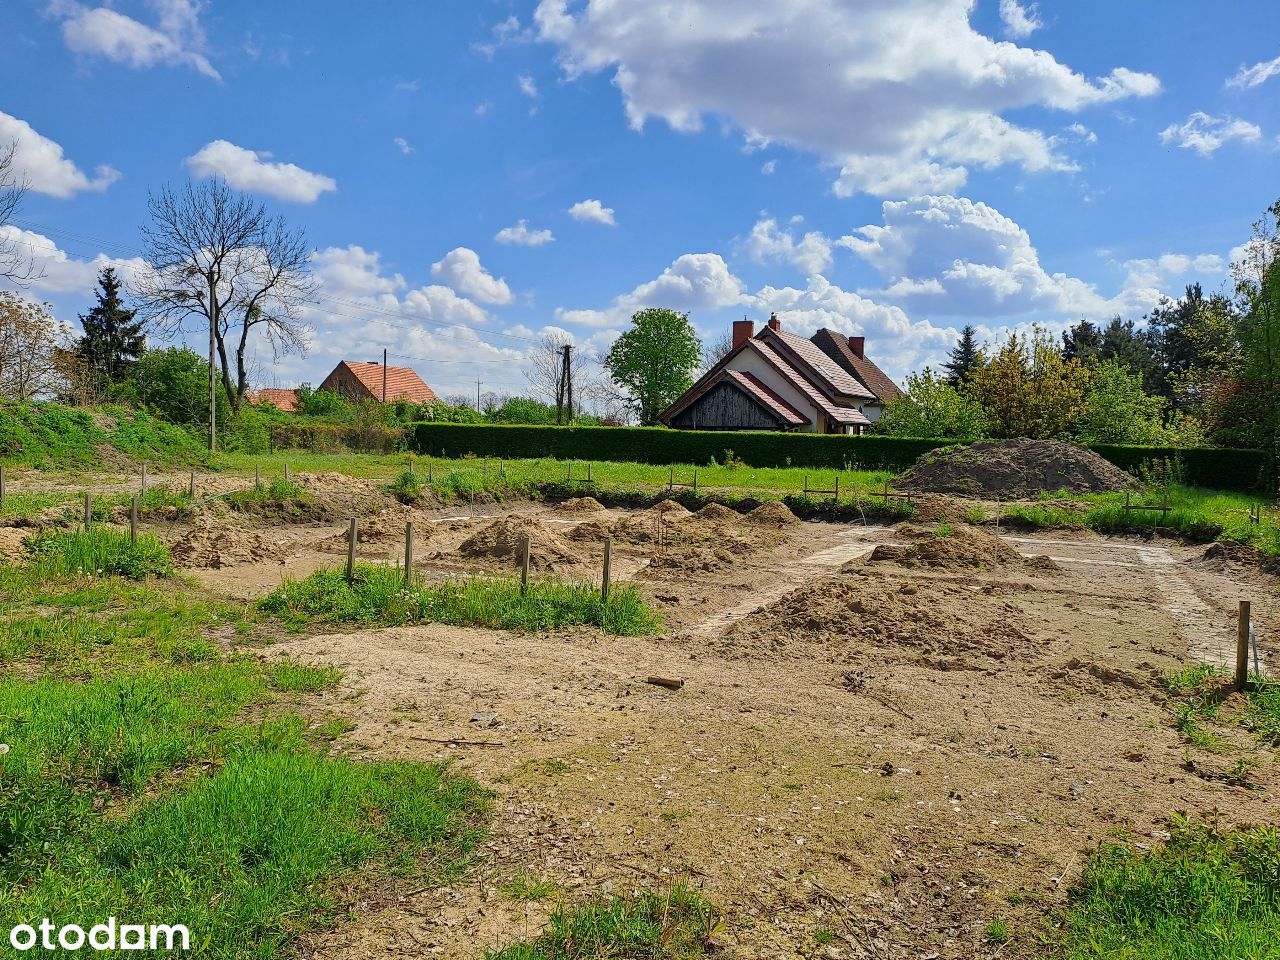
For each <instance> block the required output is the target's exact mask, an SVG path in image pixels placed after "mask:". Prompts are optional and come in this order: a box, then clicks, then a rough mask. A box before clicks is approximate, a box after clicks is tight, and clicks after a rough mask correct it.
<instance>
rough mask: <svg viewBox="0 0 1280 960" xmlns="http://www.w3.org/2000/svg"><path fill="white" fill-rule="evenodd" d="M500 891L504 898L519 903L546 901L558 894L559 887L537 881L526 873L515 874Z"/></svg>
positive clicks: (548, 881)
mask: <svg viewBox="0 0 1280 960" xmlns="http://www.w3.org/2000/svg"><path fill="white" fill-rule="evenodd" d="M501 889H502V895H503V896H504V897H506V898H507V899H508V900H515V901H517V902H519V903H532V902H533V901H535V900H546V899H548V898H550V897H554V896H555V895H556V894H558V893H559V892H560V887H559V886H558V885H556V884H554V883H552V882H551V881H550V880H539V879H538V878H537V877H534V876H532V875H530V874H527V873H517V874H516V875H515V876H514V877H512V878H511V879H510V880H508V881H507V882H506V883H504V884H503V885H502V888H501Z"/></svg>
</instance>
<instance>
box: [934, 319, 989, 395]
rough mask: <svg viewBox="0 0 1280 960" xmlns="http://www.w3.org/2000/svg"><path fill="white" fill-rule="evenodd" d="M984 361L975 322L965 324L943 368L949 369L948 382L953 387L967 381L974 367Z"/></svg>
mask: <svg viewBox="0 0 1280 960" xmlns="http://www.w3.org/2000/svg"><path fill="white" fill-rule="evenodd" d="M981 362H982V349H981V348H980V347H979V346H978V336H977V330H976V329H975V328H974V326H973V324H965V327H964V329H963V330H961V331H960V339H959V340H958V341H956V345H955V346H954V347H953V348H952V350H951V354H950V356H949V357H948V358H947V362H946V363H944V364H943V365H942V369H944V370H946V371H947V382H948V383H949V384H951V386H953V387H958V386H960V385H961V384H963V383H966V382H967V381H968V379H969V374H970V373H971V372H972V371H973V368H974V367H975V366H977V365H978V364H979V363H981Z"/></svg>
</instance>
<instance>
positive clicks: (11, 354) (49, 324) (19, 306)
mask: <svg viewBox="0 0 1280 960" xmlns="http://www.w3.org/2000/svg"><path fill="white" fill-rule="evenodd" d="M70 346H71V328H70V327H69V326H68V325H67V324H65V323H59V322H58V321H57V320H55V319H54V317H53V308H52V307H50V306H49V304H47V303H36V302H35V301H34V300H28V299H27V298H26V297H22V296H19V295H18V294H16V293H12V292H10V291H7V290H0V397H5V398H6V399H10V400H30V399H32V398H35V397H55V396H63V395H66V394H67V393H68V376H67V375H68V373H69V372H70V364H69V360H70V359H71V351H70V349H69V348H70Z"/></svg>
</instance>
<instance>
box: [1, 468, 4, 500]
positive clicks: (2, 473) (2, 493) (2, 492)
mask: <svg viewBox="0 0 1280 960" xmlns="http://www.w3.org/2000/svg"><path fill="white" fill-rule="evenodd" d="M3 506H4V467H0V507H3Z"/></svg>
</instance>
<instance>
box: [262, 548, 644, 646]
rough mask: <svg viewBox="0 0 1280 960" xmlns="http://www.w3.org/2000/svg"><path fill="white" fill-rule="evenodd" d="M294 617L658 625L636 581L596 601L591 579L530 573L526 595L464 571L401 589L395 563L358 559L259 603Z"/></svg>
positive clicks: (513, 625) (543, 626)
mask: <svg viewBox="0 0 1280 960" xmlns="http://www.w3.org/2000/svg"><path fill="white" fill-rule="evenodd" d="M258 606H259V608H260V609H261V610H263V611H264V612H266V613H271V614H276V615H278V616H280V617H282V618H283V619H285V620H286V621H288V622H292V623H294V624H301V623H305V622H307V621H309V620H322V621H329V622H336V623H342V622H355V623H380V624H391V625H396V624H405V623H418V622H422V621H432V622H436V623H451V624H457V625H460V626H468V625H473V626H485V627H494V628H497V629H501V630H554V629H556V628H559V627H565V626H576V625H579V624H591V625H594V626H598V627H600V628H602V629H603V630H605V631H607V632H609V633H613V634H618V635H620V636H639V635H642V634H647V633H652V632H654V631H656V630H657V629H658V628H659V626H660V624H661V621H660V618H659V617H658V614H657V613H655V612H654V611H653V610H652V609H650V608H649V606H648V604H646V603H645V602H644V600H643V599H642V598H641V597H640V594H639V593H638V592H637V591H636V590H635V588H634V587H631V586H627V585H622V586H618V587H615V588H614V589H613V590H611V591H610V592H609V600H608V602H601V600H600V591H599V590H598V589H596V588H595V587H594V586H592V585H590V584H576V583H565V582H562V581H557V580H535V581H533V582H531V583H530V584H529V590H528V593H527V594H521V592H520V584H519V583H518V582H517V581H516V580H513V579H506V578H498V577H469V578H467V579H463V580H450V581H445V582H443V583H431V584H425V583H415V584H413V585H412V586H411V587H409V588H407V589H406V586H405V583H404V574H403V573H402V572H401V571H400V570H398V569H396V568H394V567H385V566H377V565H374V564H357V565H356V570H355V577H354V581H353V582H350V583H349V582H348V581H347V578H346V574H345V571H344V569H343V568H339V567H333V568H329V569H323V570H317V571H316V572H315V573H313V574H311V575H310V576H309V577H307V578H306V579H304V580H286V581H285V582H284V583H283V584H281V585H280V586H279V587H278V588H277V589H276V590H274V591H272V592H271V593H270V594H268V595H267V596H266V597H264V598H263V599H262V600H261V601H259V604H258Z"/></svg>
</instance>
